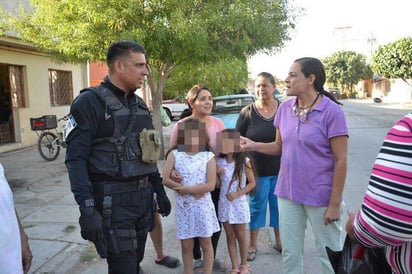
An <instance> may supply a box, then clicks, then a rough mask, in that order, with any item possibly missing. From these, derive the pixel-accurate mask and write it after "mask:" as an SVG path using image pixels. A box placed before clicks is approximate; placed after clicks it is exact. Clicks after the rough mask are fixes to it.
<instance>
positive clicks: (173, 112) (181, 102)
mask: <svg viewBox="0 0 412 274" xmlns="http://www.w3.org/2000/svg"><path fill="white" fill-rule="evenodd" d="M162 107H163V108H164V110H165V111H166V113H167V115H168V116H169V118H170V120H173V119H174V118H179V117H180V115H181V114H182V111H183V110H185V109H187V103H186V100H185V99H184V98H183V96H177V97H176V98H174V99H171V100H163V102H162Z"/></svg>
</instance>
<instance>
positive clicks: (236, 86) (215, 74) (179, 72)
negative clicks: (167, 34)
mask: <svg viewBox="0 0 412 274" xmlns="http://www.w3.org/2000/svg"><path fill="white" fill-rule="evenodd" d="M247 82H248V70H247V63H246V61H243V60H227V61H226V60H222V61H219V62H217V63H208V64H200V63H199V64H186V65H181V66H177V67H176V68H175V69H174V70H173V71H172V73H171V74H170V77H169V80H168V84H167V86H166V88H165V90H164V92H163V96H164V97H166V98H175V97H176V96H179V95H182V96H183V95H184V94H185V93H186V92H187V91H188V90H189V89H190V88H191V87H192V86H193V85H195V84H204V85H206V86H207V87H208V88H209V89H210V90H211V92H212V95H213V96H218V95H224V94H232V93H237V92H238V91H239V90H241V89H242V88H245V87H246V86H247Z"/></svg>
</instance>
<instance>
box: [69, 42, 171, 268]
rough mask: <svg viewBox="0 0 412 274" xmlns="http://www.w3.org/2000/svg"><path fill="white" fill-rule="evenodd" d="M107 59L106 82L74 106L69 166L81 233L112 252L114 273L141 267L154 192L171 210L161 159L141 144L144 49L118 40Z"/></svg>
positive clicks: (163, 208)
mask: <svg viewBox="0 0 412 274" xmlns="http://www.w3.org/2000/svg"><path fill="white" fill-rule="evenodd" d="M107 65H108V67H109V73H108V76H106V77H105V79H104V81H103V82H102V83H101V84H100V85H99V86H97V87H94V88H86V89H84V90H82V91H81V92H80V94H79V96H77V97H76V99H75V100H74V102H73V104H72V105H71V108H70V115H69V120H68V121H67V126H66V134H65V135H66V142H67V154H66V160H65V164H66V167H67V169H68V173H69V179H70V184H71V190H72V192H73V194H74V197H75V199H76V202H77V203H78V204H79V207H80V218H79V223H80V228H81V235H82V237H83V238H84V239H86V240H90V241H92V242H93V243H94V244H95V247H96V250H97V252H98V253H99V255H100V256H101V257H102V258H107V263H108V268H109V273H116V274H117V273H127V274H131V273H142V271H141V270H140V262H141V261H142V260H143V256H144V249H145V243H146V238H147V233H148V232H149V231H150V230H151V229H153V223H154V222H153V220H154V214H155V210H156V202H155V200H154V193H156V200H157V204H158V207H159V209H158V212H159V213H160V214H162V215H164V216H167V215H168V214H169V213H170V201H169V199H168V197H167V196H166V193H165V190H164V188H163V184H162V178H161V177H160V174H159V172H158V170H157V165H156V162H153V163H150V162H149V163H147V162H144V161H143V160H142V156H141V153H142V149H141V147H140V144H139V133H140V132H141V131H142V130H143V129H145V128H146V129H153V124H152V119H151V116H150V113H149V110H148V107H147V106H146V104H145V103H144V101H143V100H142V99H141V98H140V97H139V96H137V95H136V94H135V93H134V92H135V90H136V89H138V88H140V87H141V86H142V84H143V83H144V80H145V77H146V76H147V74H148V70H147V64H146V53H145V50H144V48H143V46H141V45H139V44H137V43H135V42H130V41H120V42H115V43H113V44H112V45H111V46H110V48H109V49H108V51H107Z"/></svg>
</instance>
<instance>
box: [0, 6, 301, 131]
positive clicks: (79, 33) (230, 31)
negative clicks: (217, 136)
mask: <svg viewBox="0 0 412 274" xmlns="http://www.w3.org/2000/svg"><path fill="white" fill-rule="evenodd" d="M30 3H31V5H32V9H30V10H27V11H21V12H20V13H19V14H18V15H17V16H13V15H8V16H7V17H6V18H3V19H4V22H6V23H5V24H3V25H2V26H3V27H12V29H7V30H6V31H15V32H17V33H18V34H19V35H20V37H21V38H22V39H23V40H26V41H29V42H31V43H33V44H34V45H35V46H36V47H38V48H39V49H41V50H42V51H44V52H47V53H49V54H50V55H51V56H53V57H55V58H56V59H57V60H61V61H68V62H84V61H86V60H89V61H98V60H104V59H105V53H106V50H107V48H108V47H109V45H110V44H111V43H112V42H113V41H117V40H119V39H128V40H134V41H138V42H140V43H141V44H143V45H144V46H145V48H146V49H147V53H148V56H149V72H150V74H149V77H148V83H149V86H150V90H151V93H152V99H153V101H152V107H153V115H154V124H155V127H156V128H157V129H158V130H160V131H161V122H160V106H161V101H162V92H163V90H164V89H165V86H166V81H167V79H168V78H169V75H170V73H171V72H172V70H173V69H174V68H175V67H178V66H181V65H183V66H185V65H187V64H192V65H193V64H196V63H205V62H210V63H216V62H218V61H221V60H233V59H238V60H246V59H247V57H248V56H251V55H253V54H255V53H257V52H265V53H271V52H274V51H276V50H277V49H280V48H281V47H283V45H284V43H285V41H287V40H288V39H289V36H288V31H289V30H290V29H292V28H294V21H295V15H294V14H293V12H292V11H291V9H289V7H288V1H287V0H266V1H260V0H233V1H220V0H219V1H217V0H210V1H205V0H152V1H145V0H117V1H113V0H93V1H90V0H66V1H58V0H30ZM0 21H1V20H0Z"/></svg>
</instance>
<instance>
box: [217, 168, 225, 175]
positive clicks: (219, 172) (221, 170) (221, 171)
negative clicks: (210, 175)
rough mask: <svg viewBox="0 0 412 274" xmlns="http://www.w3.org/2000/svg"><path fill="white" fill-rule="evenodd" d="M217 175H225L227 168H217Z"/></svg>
mask: <svg viewBox="0 0 412 274" xmlns="http://www.w3.org/2000/svg"><path fill="white" fill-rule="evenodd" d="M216 173H217V175H224V174H225V169H224V168H223V167H218V168H217V170H216Z"/></svg>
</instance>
